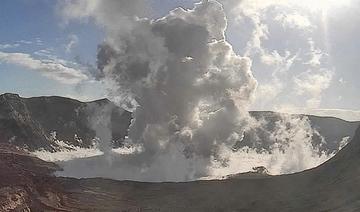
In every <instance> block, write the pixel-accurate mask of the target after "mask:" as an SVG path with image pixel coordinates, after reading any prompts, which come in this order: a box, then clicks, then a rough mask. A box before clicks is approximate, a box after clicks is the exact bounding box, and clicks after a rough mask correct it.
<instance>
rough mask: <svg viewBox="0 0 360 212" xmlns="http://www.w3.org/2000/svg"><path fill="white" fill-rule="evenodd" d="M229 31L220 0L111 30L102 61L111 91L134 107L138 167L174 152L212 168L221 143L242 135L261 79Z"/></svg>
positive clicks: (133, 135) (133, 134) (131, 134)
mask: <svg viewBox="0 0 360 212" xmlns="http://www.w3.org/2000/svg"><path fill="white" fill-rule="evenodd" d="M225 29H226V18H225V14H224V12H223V9H222V6H221V5H220V4H219V3H217V2H215V1H203V2H201V3H198V4H196V6H195V8H194V9H192V10H184V9H182V8H178V9H175V10H173V11H171V12H170V14H169V15H167V16H165V17H163V18H161V19H158V20H148V19H138V20H136V19H134V21H133V22H132V23H131V29H130V30H129V31H126V32H124V31H123V30H122V29H119V30H118V31H114V30H113V28H111V29H108V31H109V33H108V36H109V37H108V38H107V40H106V41H105V42H104V43H103V44H102V45H101V46H100V47H99V52H98V66H99V69H100V70H101V71H102V77H103V79H104V80H105V81H106V82H107V83H109V84H111V85H112V86H110V91H111V94H112V95H114V96H115V97H118V100H121V102H120V103H121V104H122V105H125V107H127V108H129V109H131V110H133V112H134V119H133V122H132V124H131V126H130V129H129V141H128V142H130V143H132V144H137V145H141V146H142V147H143V151H142V152H141V153H139V155H138V157H139V158H142V159H141V160H137V162H139V163H141V164H139V165H141V166H144V165H145V166H150V165H151V163H152V162H153V161H156V160H157V159H158V158H159V157H161V156H162V154H164V153H166V154H168V153H169V152H173V151H174V150H176V151H180V152H181V153H182V154H183V155H184V156H185V157H186V158H187V159H189V160H194V161H196V160H201V161H202V166H203V165H204V163H205V167H204V169H206V163H207V162H208V163H209V164H210V161H211V160H212V159H217V160H219V159H220V160H223V158H221V156H220V155H219V154H218V150H219V146H221V145H225V146H226V147H228V148H232V147H233V145H234V144H235V143H236V142H237V141H239V140H240V139H241V135H242V132H243V130H244V127H245V126H246V123H247V117H248V113H247V106H248V104H249V102H250V100H251V97H252V94H253V92H254V90H255V88H256V80H255V79H254V77H253V76H252V73H251V70H250V66H251V61H250V59H249V58H245V57H240V56H238V55H236V54H235V53H234V51H233V50H232V47H231V45H230V44H229V43H228V42H226V39H225V35H224V32H225ZM124 100H126V101H124ZM193 168H194V167H193ZM201 169H203V168H201ZM193 171H194V172H195V173H194V174H195V175H198V174H199V175H204V174H205V173H203V172H204V171H206V170H193ZM198 171H199V172H200V173H197V172H198Z"/></svg>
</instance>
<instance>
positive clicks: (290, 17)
mask: <svg viewBox="0 0 360 212" xmlns="http://www.w3.org/2000/svg"><path fill="white" fill-rule="evenodd" d="M275 20H276V21H279V22H280V23H281V24H282V26H283V27H284V28H293V29H294V28H295V29H304V30H309V29H311V28H313V27H314V25H313V24H312V23H311V22H310V20H309V18H308V17H306V16H305V15H301V14H299V13H296V12H294V13H290V14H286V13H281V14H278V15H277V16H276V17H275Z"/></svg>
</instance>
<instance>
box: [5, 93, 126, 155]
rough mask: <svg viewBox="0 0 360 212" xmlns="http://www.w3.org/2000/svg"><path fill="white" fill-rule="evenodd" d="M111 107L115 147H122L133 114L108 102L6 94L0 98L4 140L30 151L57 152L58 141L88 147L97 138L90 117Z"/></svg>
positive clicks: (104, 100)
mask: <svg viewBox="0 0 360 212" xmlns="http://www.w3.org/2000/svg"><path fill="white" fill-rule="evenodd" d="M109 105H110V106H111V110H110V116H111V128H112V138H113V140H114V141H115V145H119V144H121V142H122V141H123V139H124V137H125V135H126V134H127V128H128V125H129V124H130V120H131V114H130V113H129V112H126V111H124V110H122V109H120V108H118V107H116V106H115V105H113V104H112V103H111V102H110V101H109V100H107V99H103V100H98V101H94V102H86V103H85V102H80V101H77V100H73V99H68V98H63V97H35V98H21V97H19V96H18V95H16V94H3V95H1V96H0V139H1V140H2V141H4V142H9V143H13V144H14V145H16V146H20V147H25V148H27V149H29V150H37V149H41V148H42V149H46V150H49V151H56V149H57V147H58V145H57V143H56V139H58V140H62V141H65V142H67V143H69V144H71V145H74V146H80V147H88V146H90V145H92V143H93V139H94V138H95V136H96V133H95V131H94V129H93V127H92V124H91V123H90V122H91V119H90V118H89V117H92V115H93V112H94V109H96V108H102V107H104V106H109ZM54 132H56V139H55V138H54V137H55V133H54Z"/></svg>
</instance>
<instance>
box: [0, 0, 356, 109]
mask: <svg viewBox="0 0 360 212" xmlns="http://www.w3.org/2000/svg"><path fill="white" fill-rule="evenodd" d="M194 2H195V1H193V0H183V1H181V0H176V1H170V0H165V1H160V0H152V1H151V16H152V17H153V18H154V17H155V18H158V17H162V16H163V15H166V14H167V13H168V11H169V10H171V9H173V8H175V7H177V6H183V7H187V8H191V7H192V5H193V3H194ZM221 2H222V3H224V7H225V11H226V13H227V16H228V30H227V37H228V39H229V42H230V43H231V44H232V45H233V48H234V50H235V52H237V53H238V54H240V55H245V56H248V57H250V58H251V59H252V61H253V68H252V71H253V74H254V76H255V77H256V79H257V80H258V83H259V88H258V95H257V98H256V100H255V101H254V104H253V106H252V108H254V109H259V110H287V109H297V108H308V109H311V110H313V109H346V110H356V111H358V110H359V108H360V98H359V94H358V91H359V90H360V83H358V81H359V79H360V72H359V70H358V66H359V65H358V61H360V56H359V54H358V51H359V49H360V41H359V39H358V38H357V37H358V36H357V35H358V34H359V32H360V24H359V22H360V14H359V12H358V11H359V9H360V4H359V1H357V0H346V1H344V2H346V4H345V3H341V4H340V3H336V2H337V1H334V0H320V1H319V3H316V4H313V5H312V3H311V2H312V1H309V0H304V1H293V2H299V3H289V2H291V1H285V0H284V1H280V2H282V3H276V1H273V0H269V1H264V0H255V1H252V2H251V1H250V2H251V3H249V1H243V2H244V3H241V4H239V3H238V2H239V1H231V0H222V1H221ZM234 2H235V3H234ZM274 8H277V9H274ZM309 8H310V9H309ZM0 34H1V35H0V93H4V92H13V93H19V94H20V95H22V96H26V97H28V96H39V95H62V96H69V97H74V98H78V99H81V100H91V99H96V98H101V97H105V96H106V90H105V89H104V86H103V85H102V84H101V83H99V82H96V81H94V80H91V79H86V80H84V79H85V78H86V76H85V75H86V74H85V75H84V76H82V75H81V73H85V72H86V71H87V69H88V65H89V64H90V65H91V66H93V67H95V64H96V52H97V46H98V44H99V43H101V42H102V41H103V40H104V38H105V37H104V36H105V35H104V32H102V30H101V27H99V26H96V25H95V24H94V23H93V22H91V21H90V22H89V21H88V22H81V21H71V22H70V23H67V24H65V23H64V21H63V17H61V15H60V14H59V11H58V6H57V1H53V0H34V1H29V0H3V1H1V7H0ZM1 52H2V54H1ZM17 53H21V54H22V55H17ZM319 55H320V58H319V57H318V56H319ZM23 57H26V58H27V59H29V58H28V57H30V58H31V59H29V60H31V61H27V62H26V64H25V65H24V64H20V65H19V64H18V63H17V62H16V61H17V60H18V58H23ZM31 62H36V63H37V64H38V65H37V66H36V67H34V66H31V67H30V66H29V63H31ZM49 63H51V64H52V65H54V64H61V70H62V71H65V72H66V71H67V70H66V69H67V68H71V70H80V75H79V73H77V75H76V77H78V78H79V79H78V80H76V83H72V82H71V80H70V81H69V80H68V79H69V78H64V77H62V75H63V73H60V72H61V71H60V72H59V74H58V75H57V76H55V77H54V76H53V77H49V75H47V74H46V73H45V71H46V70H48V69H49V68H51V67H49ZM289 64H290V65H289ZM314 84H315V85H314Z"/></svg>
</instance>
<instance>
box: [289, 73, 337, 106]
mask: <svg viewBox="0 0 360 212" xmlns="http://www.w3.org/2000/svg"><path fill="white" fill-rule="evenodd" d="M333 76H334V72H333V71H329V70H321V71H319V72H314V71H311V70H309V71H307V72H303V73H301V74H299V75H298V76H295V77H294V83H295V86H294V89H295V92H296V94H298V95H308V96H309V97H310V99H308V100H307V106H308V107H311V108H317V107H318V106H319V105H320V101H321V94H322V92H323V91H324V90H326V89H327V88H328V87H329V86H330V83H331V81H332V79H333Z"/></svg>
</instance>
